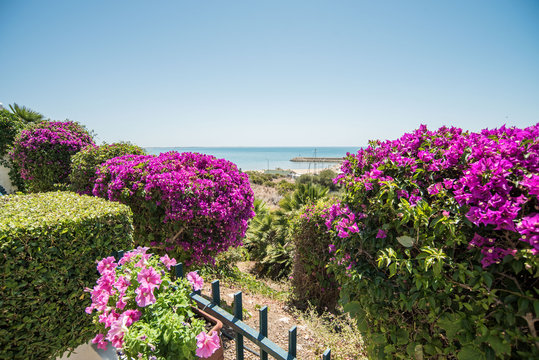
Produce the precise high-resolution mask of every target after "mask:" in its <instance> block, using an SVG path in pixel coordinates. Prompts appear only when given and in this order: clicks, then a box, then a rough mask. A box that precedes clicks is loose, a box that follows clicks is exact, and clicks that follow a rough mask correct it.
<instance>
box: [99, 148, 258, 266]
mask: <svg viewBox="0 0 539 360" xmlns="http://www.w3.org/2000/svg"><path fill="white" fill-rule="evenodd" d="M93 193H94V195H96V196H100V197H104V198H107V199H109V200H113V201H119V202H121V203H124V204H127V205H129V206H130V207H131V209H133V213H134V224H135V240H136V242H137V243H138V244H140V245H150V246H153V247H154V248H156V249H157V248H159V249H162V250H164V251H167V252H170V253H171V254H172V255H173V256H174V257H176V258H178V259H181V261H187V263H191V262H193V261H195V262H199V263H200V262H213V260H214V256H215V255H216V254H218V253H220V252H222V251H226V250H227V249H228V248H229V247H234V246H239V245H241V241H242V238H243V236H244V235H245V231H246V229H247V224H248V221H249V219H250V218H252V217H253V216H254V213H253V209H252V208H253V191H252V190H251V187H250V185H249V181H248V178H247V175H245V174H243V173H241V172H239V171H238V168H237V167H236V165H234V164H233V163H231V162H229V161H226V160H224V159H216V158H215V157H213V156H210V155H203V154H197V153H183V154H179V153H176V152H169V153H164V154H160V155H159V156H151V155H146V156H145V155H125V156H122V157H118V158H114V159H111V160H108V161H107V162H105V164H103V165H102V166H101V167H100V168H99V171H98V177H97V180H96V185H95V187H94V190H93Z"/></svg>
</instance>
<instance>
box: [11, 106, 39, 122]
mask: <svg viewBox="0 0 539 360" xmlns="http://www.w3.org/2000/svg"><path fill="white" fill-rule="evenodd" d="M9 108H10V109H11V112H12V113H13V114H15V115H17V116H18V117H19V118H20V119H21V120H22V121H23V122H25V123H26V124H29V123H37V122H40V121H43V120H45V117H44V116H43V115H42V114H40V113H38V112H37V111H34V110H32V109H30V108H27V107H25V106H19V105H17V103H13V105H9Z"/></svg>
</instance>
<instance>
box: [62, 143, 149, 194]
mask: <svg viewBox="0 0 539 360" xmlns="http://www.w3.org/2000/svg"><path fill="white" fill-rule="evenodd" d="M128 154H133V155H144V154H146V152H145V151H144V149H142V148H141V147H139V146H137V145H133V144H129V143H115V144H110V145H107V144H103V145H100V146H95V145H89V146H87V147H85V148H84V149H82V150H81V151H79V152H78V153H76V154H75V155H73V156H72V157H71V173H70V175H69V181H70V183H71V184H70V187H71V190H73V191H75V192H78V193H79V194H87V195H91V194H92V190H93V188H94V184H95V179H96V171H97V168H98V167H99V166H100V165H101V164H103V163H104V162H105V161H107V160H110V159H112V158H115V157H118V156H123V155H128Z"/></svg>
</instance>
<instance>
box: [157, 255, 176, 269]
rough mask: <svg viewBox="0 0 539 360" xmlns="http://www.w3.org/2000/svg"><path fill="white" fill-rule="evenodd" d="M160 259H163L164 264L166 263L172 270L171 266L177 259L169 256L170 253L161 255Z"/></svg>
mask: <svg viewBox="0 0 539 360" xmlns="http://www.w3.org/2000/svg"><path fill="white" fill-rule="evenodd" d="M159 260H161V262H162V263H163V265H165V266H166V267H167V269H168V270H170V267H171V266H174V265H176V259H174V258H172V259H171V258H169V257H168V255H165V256H163V257H161V258H160V259H159Z"/></svg>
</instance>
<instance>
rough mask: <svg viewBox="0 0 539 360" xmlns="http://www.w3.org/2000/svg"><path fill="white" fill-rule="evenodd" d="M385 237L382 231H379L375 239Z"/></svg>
mask: <svg viewBox="0 0 539 360" xmlns="http://www.w3.org/2000/svg"><path fill="white" fill-rule="evenodd" d="M386 237H387V234H386V232H385V231H384V230H382V229H380V230H378V234H376V238H377V239H385V238H386Z"/></svg>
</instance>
